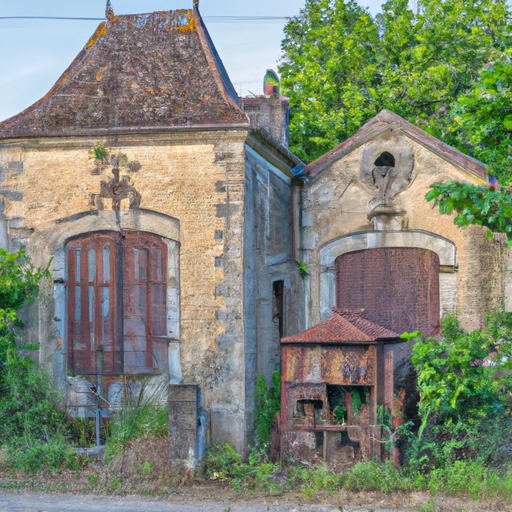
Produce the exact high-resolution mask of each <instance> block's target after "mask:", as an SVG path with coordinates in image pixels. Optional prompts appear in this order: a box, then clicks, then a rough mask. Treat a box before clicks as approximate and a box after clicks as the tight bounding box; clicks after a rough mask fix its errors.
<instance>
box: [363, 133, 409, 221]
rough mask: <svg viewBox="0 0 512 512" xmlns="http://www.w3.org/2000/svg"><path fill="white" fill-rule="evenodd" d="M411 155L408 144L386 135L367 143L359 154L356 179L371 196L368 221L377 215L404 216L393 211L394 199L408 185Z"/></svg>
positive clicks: (394, 208) (402, 139)
mask: <svg viewBox="0 0 512 512" xmlns="http://www.w3.org/2000/svg"><path fill="white" fill-rule="evenodd" d="M413 168H414V156H413V153H412V150H411V148H410V147H409V145H408V144H407V141H406V140H405V139H404V138H403V137H400V136H396V135H394V134H392V133H389V136H388V137H386V138H384V139H381V140H379V141H377V142H374V143H372V144H370V145H369V146H368V147H367V148H366V149H365V150H364V151H363V154H362V155H361V161H360V170H359V177H360V179H361V182H362V184H363V185H364V187H365V188H366V190H367V191H368V192H369V193H370V194H371V195H372V196H373V197H372V199H371V200H370V202H369V203H368V218H369V219H372V218H374V217H375V216H377V215H381V214H384V215H403V213H404V212H400V211H398V210H397V208H396V202H395V196H396V195H397V194H399V193H400V192H403V191H404V190H405V189H406V188H407V187H408V186H409V184H410V182H411V178H412V171H413Z"/></svg>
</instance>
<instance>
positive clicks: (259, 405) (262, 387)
mask: <svg viewBox="0 0 512 512" xmlns="http://www.w3.org/2000/svg"><path fill="white" fill-rule="evenodd" d="M280 410H281V372H279V371H275V372H274V373H272V382H271V384H270V387H268V388H267V383H266V381H265V376H264V375H260V376H259V378H258V381H257V382H256V393H255V397H254V435H255V441H256V448H259V449H261V450H263V451H266V450H268V447H269V444H270V439H271V435H272V424H273V423H274V418H275V415H276V414H277V413H278V412H279V411H280Z"/></svg>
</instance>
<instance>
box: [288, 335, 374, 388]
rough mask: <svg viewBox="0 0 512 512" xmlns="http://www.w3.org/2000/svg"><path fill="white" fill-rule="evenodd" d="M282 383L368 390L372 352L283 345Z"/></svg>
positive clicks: (370, 348) (372, 361) (371, 349)
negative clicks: (364, 388) (356, 386)
mask: <svg viewBox="0 0 512 512" xmlns="http://www.w3.org/2000/svg"><path fill="white" fill-rule="evenodd" d="M281 353H282V361H281V365H282V372H283V380H284V381H287V382H297V383H311V384H313V383H316V384H320V383H326V384H335V385H337V384H339V385H345V386H354V385H361V386H371V385H373V384H374V382H375V367H376V348H375V347H374V346H369V347H321V346H302V347H301V346H297V345H284V346H283V347H282V352H281Z"/></svg>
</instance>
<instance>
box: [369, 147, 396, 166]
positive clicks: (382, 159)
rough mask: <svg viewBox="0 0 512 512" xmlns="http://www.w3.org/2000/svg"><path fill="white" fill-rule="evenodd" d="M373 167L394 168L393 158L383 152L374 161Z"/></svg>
mask: <svg viewBox="0 0 512 512" xmlns="http://www.w3.org/2000/svg"><path fill="white" fill-rule="evenodd" d="M373 165H375V166H376V167H395V157H394V156H393V155H392V154H391V153H388V152H387V151H384V153H382V154H381V155H380V156H379V158H377V160H375V163H374V164H373Z"/></svg>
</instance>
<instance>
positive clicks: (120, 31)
mask: <svg viewBox="0 0 512 512" xmlns="http://www.w3.org/2000/svg"><path fill="white" fill-rule="evenodd" d="M107 18H108V19H107V21H106V22H103V23H101V24H100V25H99V27H98V28H97V30H96V32H95V34H94V35H93V36H92V37H91V39H90V40H89V42H88V43H87V44H86V45H85V47H84V49H83V50H82V51H81V52H80V53H79V55H78V56H77V57H76V59H75V60H74V62H73V63H72V64H71V66H70V67H69V68H68V69H67V70H66V72H65V73H64V74H63V75H62V76H61V78H60V79H59V80H58V81H57V83H56V84H55V85H54V86H53V88H52V89H51V90H50V92H49V93H48V94H47V95H46V96H44V97H43V98H42V99H41V100H39V101H38V102H37V103H35V104H34V105H32V106H31V107H29V108H27V109H26V110H24V111H23V112H21V113H20V114H18V115H16V116H14V117H11V118H10V119H7V120H6V121H4V122H3V123H0V139H8V138H25V137H48V136H50V137H51V136H68V135H69V136H73V135H96V134H111V133H141V132H146V131H149V132H153V131H167V130H175V129H182V128H187V129H190V128H194V127H198V128H216V127H221V128H226V127H248V126H249V119H248V117H247V115H246V114H245V113H244V112H243V111H242V110H241V109H240V108H239V105H238V96H237V94H236V91H235V89H234V87H233V85H232V84H231V82H230V80H229V77H228V76H227V73H226V70H225V69H224V66H223V65H222V62H221V60H220V58H219V56H218V54H217V52H216V50H215V47H214V46H213V43H212V41H211V39H210V37H209V35H208V32H207V30H206V27H205V26H204V24H203V20H202V19H201V16H200V14H199V11H198V9H197V5H196V4H195V6H194V9H193V10H177V11H164V12H156V13H151V14H137V15H128V16H115V15H114V14H113V11H111V10H110V11H107Z"/></svg>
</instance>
